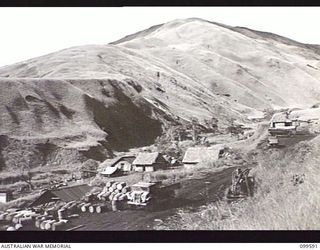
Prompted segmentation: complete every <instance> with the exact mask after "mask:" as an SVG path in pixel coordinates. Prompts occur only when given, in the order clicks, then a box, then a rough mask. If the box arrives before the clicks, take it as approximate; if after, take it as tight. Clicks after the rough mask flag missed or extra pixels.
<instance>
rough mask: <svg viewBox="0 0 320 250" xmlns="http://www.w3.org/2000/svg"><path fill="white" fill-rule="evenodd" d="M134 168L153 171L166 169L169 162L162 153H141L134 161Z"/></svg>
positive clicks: (138, 170) (141, 170)
mask: <svg viewBox="0 0 320 250" xmlns="http://www.w3.org/2000/svg"><path fill="white" fill-rule="evenodd" d="M132 165H133V168H134V170H135V171H137V172H144V171H145V172H152V171H156V170H158V169H165V168H167V167H168V166H169V163H168V162H167V161H166V160H165V159H164V157H163V156H162V154H161V153H159V152H153V153H145V152H144V153H139V154H138V156H137V158H136V159H135V160H134V161H133V162H132Z"/></svg>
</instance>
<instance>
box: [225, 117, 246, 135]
mask: <svg viewBox="0 0 320 250" xmlns="http://www.w3.org/2000/svg"><path fill="white" fill-rule="evenodd" d="M227 131H228V132H229V133H230V134H231V135H232V136H237V137H238V139H239V137H240V135H242V134H243V133H244V131H243V127H242V125H241V124H236V123H235V122H234V120H232V121H231V124H230V126H229V127H227Z"/></svg>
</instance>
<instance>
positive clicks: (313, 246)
mask: <svg viewBox="0 0 320 250" xmlns="http://www.w3.org/2000/svg"><path fill="white" fill-rule="evenodd" d="M300 248H308V249H313V248H318V245H317V244H300Z"/></svg>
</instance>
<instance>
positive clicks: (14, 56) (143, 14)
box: [0, 7, 320, 66]
mask: <svg viewBox="0 0 320 250" xmlns="http://www.w3.org/2000/svg"><path fill="white" fill-rule="evenodd" d="M189 17H199V18H203V19H206V20H209V21H215V22H220V23H224V24H228V25H232V26H244V27H248V28H251V29H256V30H261V31H269V32H272V33H276V34H279V35H282V36H285V37H288V38H291V39H294V40H297V41H299V42H304V43H313V44H320V28H319V24H320V8H319V7H161V8H158V7H131V8H130V7H123V8H0V27H1V29H0V32H1V35H0V45H1V46H0V66H3V65H7V64H11V63H15V62H19V61H23V60H26V59H30V58H33V57H36V56H41V55H44V54H47V53H51V52H54V51H57V50H61V49H64V48H67V47H71V46H77V45H85V44H107V43H109V42H112V41H115V40H117V39H119V38H122V37H123V36H126V35H128V34H131V33H134V32H137V31H139V30H143V29H146V28H148V27H150V26H152V25H156V24H160V23H164V22H168V21H171V20H174V19H180V18H189Z"/></svg>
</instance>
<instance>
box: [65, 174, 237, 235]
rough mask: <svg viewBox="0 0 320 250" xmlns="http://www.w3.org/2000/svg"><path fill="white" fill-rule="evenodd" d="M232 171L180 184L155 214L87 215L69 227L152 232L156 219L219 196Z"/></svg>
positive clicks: (113, 213) (210, 200) (131, 211)
mask: <svg viewBox="0 0 320 250" xmlns="http://www.w3.org/2000/svg"><path fill="white" fill-rule="evenodd" d="M233 169H234V168H228V169H224V170H222V171H220V172H214V173H204V177H202V178H199V179H189V180H184V181H182V182H181V183H180V184H181V188H180V189H179V190H178V192H177V194H176V198H175V199H173V200H171V201H169V202H166V203H165V204H162V205H161V208H159V209H157V211H150V210H145V209H140V210H125V211H118V212H106V213H102V214H87V213H86V214H81V216H80V217H79V218H77V219H74V220H72V225H70V227H73V226H77V225H84V226H83V227H81V228H79V229H78V230H153V227H154V225H155V224H156V223H157V222H159V220H164V219H166V218H168V217H169V216H172V215H174V214H176V213H177V211H178V210H179V208H186V207H193V208H197V207H199V206H201V205H204V204H206V203H209V202H213V201H216V200H217V199H219V197H222V196H223V193H224V191H225V189H226V188H227V187H228V186H229V185H230V183H231V172H232V171H233Z"/></svg>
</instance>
